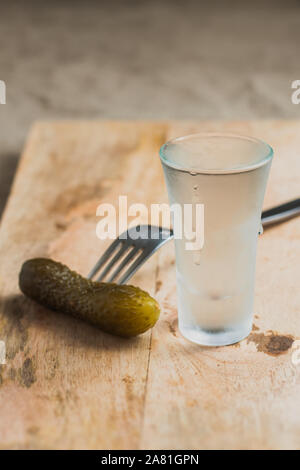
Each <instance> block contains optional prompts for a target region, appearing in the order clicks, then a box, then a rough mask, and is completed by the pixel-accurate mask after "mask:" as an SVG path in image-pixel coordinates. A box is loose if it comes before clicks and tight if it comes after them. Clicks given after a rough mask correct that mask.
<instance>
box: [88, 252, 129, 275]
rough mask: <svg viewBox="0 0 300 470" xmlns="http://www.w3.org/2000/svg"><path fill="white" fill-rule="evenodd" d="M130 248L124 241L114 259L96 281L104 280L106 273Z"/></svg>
mask: <svg viewBox="0 0 300 470" xmlns="http://www.w3.org/2000/svg"><path fill="white" fill-rule="evenodd" d="M128 248H129V247H128V245H126V244H123V243H122V244H121V248H120V249H119V251H118V252H117V253H116V254H115V255H114V257H113V258H112V260H111V261H110V262H109V263H108V265H107V266H106V267H105V268H104V270H103V271H102V273H101V274H100V276H98V277H97V279H96V281H102V280H103V279H104V278H105V276H106V274H107V273H109V271H110V270H111V268H112V267H113V266H114V265H115V264H116V262H117V261H118V260H119V259H120V258H121V256H122V255H123V254H124V253H125V252H126V251H127V250H128Z"/></svg>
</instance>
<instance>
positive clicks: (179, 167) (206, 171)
mask: <svg viewBox="0 0 300 470" xmlns="http://www.w3.org/2000/svg"><path fill="white" fill-rule="evenodd" d="M195 137H198V138H199V137H200V138H207V137H223V138H226V137H229V138H233V139H241V140H247V141H250V142H253V143H256V144H262V145H263V146H264V147H265V149H266V152H265V154H264V156H263V157H262V158H261V159H260V160H259V161H257V162H254V163H250V164H245V165H244V166H240V167H235V168H234V167H233V168H224V169H222V168H220V169H219V168H217V169H207V168H193V167H185V166H183V165H178V164H176V163H174V162H172V161H170V160H169V159H168V158H167V157H166V155H165V149H166V147H167V146H168V145H170V144H176V143H177V142H182V141H185V140H190V139H193V138H195ZM273 154H274V151H273V149H272V147H271V146H270V145H269V144H267V143H266V142H264V141H263V140H261V139H257V138H256V137H251V136H247V135H243V134H235V133H231V132H197V133H194V134H188V135H184V136H181V137H175V138H173V139H170V140H168V141H167V142H165V143H164V144H163V145H162V146H161V147H160V150H159V156H160V159H161V161H162V163H164V164H165V165H166V166H168V167H170V168H173V169H175V170H179V171H182V172H187V173H191V172H193V173H194V172H195V173H196V174H209V175H217V174H219V175H226V174H232V173H245V172H247V171H252V170H255V169H257V168H260V167H261V166H264V165H265V164H267V163H268V162H269V161H270V160H271V159H272V157H273Z"/></svg>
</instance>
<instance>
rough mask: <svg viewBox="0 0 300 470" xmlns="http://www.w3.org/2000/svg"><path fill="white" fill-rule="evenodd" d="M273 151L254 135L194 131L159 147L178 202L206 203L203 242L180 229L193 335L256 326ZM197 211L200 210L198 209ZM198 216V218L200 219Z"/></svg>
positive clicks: (185, 330) (218, 337)
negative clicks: (193, 245)
mask: <svg viewBox="0 0 300 470" xmlns="http://www.w3.org/2000/svg"><path fill="white" fill-rule="evenodd" d="M272 157H273V150H272V148H271V147H270V146H269V145H268V144H266V143H265V142H263V141H261V140H258V139H254V138H252V137H246V136H239V135H234V134H212V133H209V134H194V135H189V136H185V137H180V138H176V139H173V140H171V141H169V142H167V143H166V144H164V145H163V146H162V147H161V149H160V158H161V162H162V166H163V170H164V176H165V181H166V185H167V190H168V196H169V202H170V204H171V206H172V207H173V205H174V204H175V205H177V206H178V205H180V206H181V207H183V206H184V205H191V207H192V208H193V209H194V208H195V206H196V205H203V206H202V207H203V208H204V217H203V219H202V222H201V223H202V224H204V227H199V226H197V221H196V222H195V221H194V222H193V224H194V229H196V230H199V229H200V230H202V231H203V234H204V240H203V241H204V243H203V246H202V247H201V248H199V249H196V250H193V249H187V246H190V243H188V242H190V239H189V238H188V235H187V234H186V233H185V230H184V225H185V224H186V221H185V220H183V221H182V222H183V230H182V234H181V236H178V237H177V238H176V236H175V254H176V278H177V298H178V326H179V330H180V332H181V333H182V335H183V336H184V337H185V338H187V339H188V340H190V341H193V342H194V343H198V344H201V345H206V346H223V345H228V344H232V343H236V342H238V341H240V340H242V339H243V338H245V337H246V336H248V334H249V332H250V331H251V329H252V320H253V300H254V284H255V262H256V245H257V238H258V233H259V231H260V227H261V210H262V204H263V199H264V193H265V189H266V183H267V179H268V174H269V170H270V166H271V161H272ZM192 213H194V211H193V210H192ZM198 224H199V222H198Z"/></svg>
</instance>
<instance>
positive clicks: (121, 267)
mask: <svg viewBox="0 0 300 470" xmlns="http://www.w3.org/2000/svg"><path fill="white" fill-rule="evenodd" d="M139 250H140V248H139V247H137V246H136V247H134V248H133V250H131V251H130V252H129V253H128V255H127V256H126V257H125V258H124V259H123V261H122V263H120V265H119V266H118V267H117V269H116V270H115V271H114V272H113V273H112V275H111V276H110V277H109V278H108V279H107V282H114V280H115V279H116V277H117V276H118V274H120V272H121V271H122V269H123V268H124V267H125V266H126V265H127V264H128V263H129V262H130V261H131V259H133V258H134V256H135V255H136V253H137V252H138V251H139Z"/></svg>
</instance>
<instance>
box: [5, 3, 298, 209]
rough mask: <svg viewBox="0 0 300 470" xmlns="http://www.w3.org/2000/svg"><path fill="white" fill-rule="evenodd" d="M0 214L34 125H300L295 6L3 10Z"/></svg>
mask: <svg viewBox="0 0 300 470" xmlns="http://www.w3.org/2000/svg"><path fill="white" fill-rule="evenodd" d="M0 44H1V52H0V79H1V80H4V81H5V82H6V85H7V104H6V105H0V144H1V145H0V212H1V210H2V209H3V207H4V204H5V199H6V196H7V193H8V190H9V187H10V184H11V180H12V177H13V174H14V171H15V167H16V163H17V160H18V157H19V154H20V151H21V149H22V145H23V143H24V139H25V136H26V134H27V133H28V130H29V128H30V126H31V124H32V122H33V121H35V120H37V119H57V118H62V119H65V118H110V119H160V118H170V119H207V118H217V119H232V118H233V119H251V118H299V117H300V105H299V106H297V105H293V104H292V103H291V82H292V81H293V80H296V79H300V67H299V62H300V53H299V49H300V2H299V1H298V0H260V1H258V0H248V1H247V0H239V1H233V0H231V1H229V0H223V1H221V0H220V1H216V0H209V1H199V0H198V1H195V0H183V1H176V0H160V1H159V0H144V1H143V0H139V1H138V0H128V1H127V0H123V1H117V0H111V1H101V0H98V1H96V0H94V1H92V0H86V1H83V0H82V1H78V0H72V1H71V0H69V1H68V0H51V1H48V2H43V1H38V0H35V1H34V0H26V1H10V2H1V4H0Z"/></svg>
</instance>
